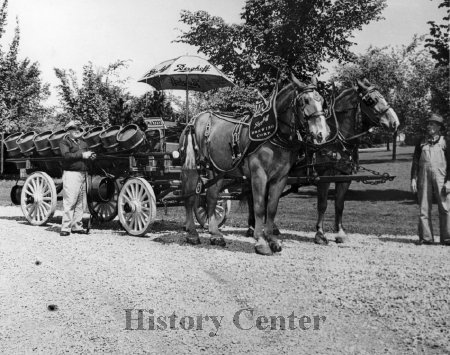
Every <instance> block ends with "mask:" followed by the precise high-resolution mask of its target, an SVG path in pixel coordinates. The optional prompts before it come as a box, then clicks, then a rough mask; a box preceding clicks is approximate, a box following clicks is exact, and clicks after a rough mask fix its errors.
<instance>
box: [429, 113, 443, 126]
mask: <svg viewBox="0 0 450 355" xmlns="http://www.w3.org/2000/svg"><path fill="white" fill-rule="evenodd" d="M428 122H436V123H439V124H440V125H441V126H443V125H444V118H443V117H442V116H441V115H438V114H437V113H432V114H431V116H430V118H429V119H428Z"/></svg>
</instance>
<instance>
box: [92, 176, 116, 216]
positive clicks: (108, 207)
mask: <svg viewBox="0 0 450 355" xmlns="http://www.w3.org/2000/svg"><path fill="white" fill-rule="evenodd" d="M119 192H120V187H119V185H118V182H117V180H116V181H114V193H113V194H112V195H111V196H110V197H109V199H108V200H107V201H95V199H93V198H92V196H90V192H89V191H88V193H87V201H88V208H89V212H90V213H91V215H92V217H93V218H94V219H96V220H98V221H99V222H109V221H112V220H113V219H114V218H116V216H117V211H118V208H117V199H118V198H119Z"/></svg>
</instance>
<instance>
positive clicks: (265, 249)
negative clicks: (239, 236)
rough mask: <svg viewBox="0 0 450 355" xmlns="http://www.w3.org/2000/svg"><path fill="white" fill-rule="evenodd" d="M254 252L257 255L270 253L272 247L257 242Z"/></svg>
mask: <svg viewBox="0 0 450 355" xmlns="http://www.w3.org/2000/svg"><path fill="white" fill-rule="evenodd" d="M255 252H256V254H259V255H267V256H269V255H272V254H273V253H272V249H270V247H269V246H268V245H267V244H258V245H255Z"/></svg>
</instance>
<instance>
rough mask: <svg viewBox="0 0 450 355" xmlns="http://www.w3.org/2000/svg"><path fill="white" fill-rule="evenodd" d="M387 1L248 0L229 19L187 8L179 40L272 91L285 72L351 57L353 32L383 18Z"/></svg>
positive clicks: (304, 71)
mask: <svg viewBox="0 0 450 355" xmlns="http://www.w3.org/2000/svg"><path fill="white" fill-rule="evenodd" d="M385 6H386V1H385V0H335V1H333V0H315V1H310V0H247V1H246V4H245V6H244V8H243V12H242V13H241V19H242V23H240V24H227V23H225V21H224V20H223V19H222V18H221V17H217V16H211V15H210V14H208V13H207V12H205V11H195V12H191V11H186V10H185V11H182V13H181V18H180V21H181V22H182V23H184V24H185V25H187V26H188V27H189V29H188V30H187V31H181V35H180V36H179V37H178V38H177V40H176V41H177V42H182V43H187V44H190V45H193V46H197V47H198V52H201V53H203V54H204V55H206V56H207V57H209V59H210V60H211V61H212V63H214V64H216V65H219V66H220V67H221V69H222V70H223V71H224V72H225V73H226V74H227V75H230V76H232V77H233V79H234V80H235V81H236V82H237V83H239V84H243V85H246V86H247V85H254V86H257V87H259V88H261V89H263V90H270V88H271V87H272V85H273V83H274V79H275V78H276V76H277V71H278V69H280V70H281V71H282V78H283V76H284V75H287V74H288V73H289V71H293V72H294V73H295V74H296V76H297V77H299V78H301V79H306V77H309V76H311V75H312V74H314V73H317V72H318V71H319V70H320V63H321V62H322V61H324V60H326V61H329V60H333V59H339V60H349V59H350V58H351V57H352V54H351V52H350V51H349V48H350V46H351V45H352V42H351V41H350V40H349V38H351V37H352V32H353V31H354V30H357V29H362V26H363V25H365V24H368V23H369V22H370V21H374V20H375V21H376V20H379V19H381V15H380V14H381V11H382V10H383V9H384V8H385Z"/></svg>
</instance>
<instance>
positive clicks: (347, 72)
mask: <svg viewBox="0 0 450 355" xmlns="http://www.w3.org/2000/svg"><path fill="white" fill-rule="evenodd" d="M424 44H425V42H424V37H423V36H422V37H414V38H413V40H412V41H411V43H410V44H409V45H407V46H401V47H397V48H392V47H385V48H376V47H370V48H369V49H368V50H367V52H366V53H364V54H361V55H358V56H356V58H355V59H354V61H353V62H351V63H345V64H340V65H339V66H338V67H337V68H336V69H335V70H336V71H335V73H334V74H333V75H332V77H331V78H332V80H335V81H337V82H338V83H341V84H342V85H343V86H347V87H348V86H349V85H352V83H353V82H354V80H355V79H356V78H363V77H366V78H367V79H368V80H369V81H370V82H371V83H372V84H374V85H375V86H377V88H379V90H380V92H381V94H382V95H383V96H384V97H385V98H386V100H387V101H388V102H389V103H390V104H391V106H392V107H393V108H394V110H395V112H396V113H397V115H398V117H399V120H400V124H401V126H400V129H401V130H402V131H403V132H404V133H406V134H410V135H417V133H418V132H420V131H421V130H422V129H423V128H424V125H423V122H424V121H425V120H426V118H427V117H428V116H429V113H430V111H431V110H432V101H431V97H430V93H431V91H432V90H433V88H435V82H434V80H433V75H434V74H433V73H434V70H435V68H434V66H435V63H436V62H435V61H434V60H433V58H432V57H431V54H430V53H429V52H428V51H427V50H426V49H425V47H424Z"/></svg>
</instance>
